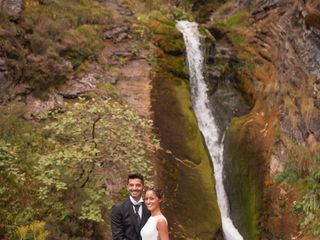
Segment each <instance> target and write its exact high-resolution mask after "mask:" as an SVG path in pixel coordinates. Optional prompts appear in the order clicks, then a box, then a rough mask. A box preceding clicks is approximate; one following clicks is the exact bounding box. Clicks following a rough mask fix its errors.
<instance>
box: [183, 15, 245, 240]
mask: <svg viewBox="0 0 320 240" xmlns="http://www.w3.org/2000/svg"><path fill="white" fill-rule="evenodd" d="M177 28H178V29H179V30H180V31H181V32H182V34H183V38H184V42H185V45H186V49H187V59H188V66H189V74H190V85H191V93H192V104H193V110H194V112H195V114H196V116H197V119H198V124H199V128H200V131H201V132H202V134H203V135H204V138H205V141H206V144H207V147H208V149H209V152H210V156H211V159H212V162H213V167H214V176H215V179H216V192H217V198H218V205H219V208H220V212H221V219H222V229H223V233H224V237H225V239H226V240H243V237H242V236H241V235H240V233H239V231H238V230H237V229H236V228H235V226H234V225H233V223H232V220H231V218H230V213H229V204H228V199H227V195H226V192H225V189H224V186H223V139H222V141H219V131H218V127H217V125H216V123H215V119H214V116H213V114H212V111H211V110H210V108H209V100H208V95H207V90H208V89H207V85H206V83H205V81H204V76H203V64H204V59H203V54H202V51H201V45H200V39H199V32H198V24H197V23H194V22H188V21H179V22H178V23H177Z"/></svg>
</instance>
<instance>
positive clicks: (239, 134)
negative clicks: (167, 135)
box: [208, 0, 320, 239]
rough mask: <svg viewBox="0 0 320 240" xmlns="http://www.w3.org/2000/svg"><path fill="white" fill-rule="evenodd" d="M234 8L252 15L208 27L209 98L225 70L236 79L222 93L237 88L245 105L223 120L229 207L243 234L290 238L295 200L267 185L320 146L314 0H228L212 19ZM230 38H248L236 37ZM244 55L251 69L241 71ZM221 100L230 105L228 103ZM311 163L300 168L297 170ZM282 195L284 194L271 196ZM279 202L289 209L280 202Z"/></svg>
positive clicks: (319, 36) (227, 14)
mask: <svg viewBox="0 0 320 240" xmlns="http://www.w3.org/2000/svg"><path fill="white" fill-rule="evenodd" d="M239 9H241V11H247V13H248V16H249V18H248V19H247V20H246V21H245V22H243V23H241V24H242V25H241V24H239V26H236V27H233V26H231V27H230V26H227V27H229V28H228V29H227V31H226V32H225V33H222V32H219V29H215V28H212V29H211V32H212V33H213V35H214V36H215V37H216V38H217V39H218V41H217V44H216V49H215V52H214V53H213V56H216V57H217V59H215V57H213V60H211V61H209V62H211V63H209V65H211V66H214V65H217V66H214V67H213V68H212V67H211V70H210V71H209V74H208V81H209V82H210V81H211V84H212V87H211V91H212V93H211V94H212V96H214V95H215V94H218V92H219V91H221V90H220V88H219V84H220V85H221V86H222V85H223V82H225V80H224V79H226V77H225V76H226V75H225V74H222V73H224V72H226V73H228V74H227V75H229V76H231V74H230V72H231V73H232V72H233V71H234V72H235V73H236V74H235V75H234V76H233V79H234V80H235V81H234V83H235V84H233V85H232V84H229V85H228V86H231V88H229V90H227V92H235V91H237V90H238V93H240V95H242V96H243V97H244V98H245V100H247V101H246V103H247V104H248V105H247V108H246V110H247V111H244V112H239V114H238V116H237V115H232V114H231V113H230V115H229V116H230V117H229V119H231V123H230V124H226V125H229V129H228V131H227V134H226V146H225V150H226V151H225V159H226V165H227V167H226V169H227V170H226V174H227V177H226V178H227V179H228V180H226V181H225V182H226V186H227V193H228V196H229V198H230V207H231V212H232V215H233V218H234V221H235V224H236V226H237V227H238V228H239V230H240V232H241V233H242V234H243V235H244V236H245V239H260V238H263V239H288V238H289V237H290V236H289V235H290V234H291V236H297V235H299V234H300V233H298V231H299V230H298V227H297V224H298V221H297V219H296V217H295V216H294V215H293V214H292V211H290V209H288V207H292V206H293V201H294V200H296V198H295V197H294V194H293V193H292V192H291V191H283V190H281V191H280V189H279V187H278V186H277V184H274V183H273V184H271V182H273V180H274V177H275V175H276V174H277V173H279V172H280V171H282V170H283V169H284V166H285V165H286V164H288V162H290V161H294V163H291V164H300V163H299V161H305V162H309V163H310V162H311V159H312V156H313V155H314V154H316V153H317V152H319V149H320V148H319V141H320V138H319V130H320V125H319V120H320V109H319V105H320V104H319V82H320V80H319V77H320V75H319V69H320V65H319V56H320V45H319V40H320V34H319V25H318V23H319V1H312V0H309V1H294V0H292V1H284V0H256V1H246V0H239V1H232V2H229V3H228V5H226V6H224V8H223V10H221V12H219V11H217V12H215V13H214V14H213V15H212V17H211V19H213V21H216V22H217V21H219V20H220V19H228V17H230V16H237V14H238V13H239ZM238 16H239V15H238ZM234 19H235V18H234ZM230 24H232V23H230ZM233 24H234V23H233ZM213 25H214V24H213ZM209 26H210V24H209ZM235 36H236V37H237V36H242V37H243V39H245V41H243V42H240V43H239V42H235V41H236V40H237V39H235V38H234V37H235ZM221 39H222V40H221ZM238 39H239V38H238ZM220 41H221V42H224V43H227V42H229V43H231V45H232V46H231V48H230V47H227V49H228V50H226V45H225V44H224V45H223V44H221V43H219V42H220ZM221 53H223V54H221ZM224 56H227V58H224ZM246 56H250V57H249V58H248V57H246ZM225 59H231V61H230V60H227V61H226V60H225ZM248 60H249V63H250V64H251V65H252V66H253V67H252V69H244V68H243V66H246V65H244V64H246V61H247V63H248ZM228 62H229V63H230V62H231V63H232V64H228ZM239 63H240V65H239ZM241 64H242V65H241ZM226 66H227V70H226V71H224V69H226ZM239 66H240V67H242V68H240V69H239ZM247 66H250V65H247ZM209 69H210V67H209ZM239 70H240V71H239ZM243 70H245V71H243ZM215 79H218V81H216V80H215ZM217 82H218V83H217ZM229 83H230V81H229ZM222 89H223V88H222ZM217 99H218V98H214V99H213V101H215V102H216V101H217ZM220 100H222V101H223V103H225V104H226V105H227V102H228V101H227V100H223V98H220ZM236 101H237V100H236ZM238 101H239V100H238ZM244 103H245V102H244ZM240 105H242V106H245V104H243V103H241V104H240ZM227 106H228V105H227ZM230 106H232V105H230ZM215 108H216V107H215V106H213V109H214V111H215ZM253 146H254V147H253ZM292 154H293V155H292ZM290 156H291V158H290ZM292 156H294V158H295V159H292ZM297 157H300V158H301V159H299V160H298V159H297ZM310 166H311V165H309V166H300V167H301V171H308V170H307V169H308V167H310ZM240 189H241V191H239V190H240ZM279 192H280V193H281V196H272V194H276V193H279ZM289 193H290V194H289ZM280 198H281V199H282V200H281V201H279V199H280ZM284 199H285V200H284ZM239 202H240V203H241V204H240V205H241V206H240V205H239ZM280 202H281V204H285V205H287V206H288V207H287V208H286V207H283V206H279V204H280ZM246 214H247V215H246ZM244 215H246V217H244ZM280 215H285V216H286V217H285V218H279V216H280ZM270 222H272V223H274V224H269V223H270ZM294 222H295V223H294ZM279 226H282V227H279ZM281 229H282V230H281ZM283 229H286V230H285V231H283ZM288 232H290V234H289V233H288Z"/></svg>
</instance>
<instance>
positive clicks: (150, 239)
mask: <svg viewBox="0 0 320 240" xmlns="http://www.w3.org/2000/svg"><path fill="white" fill-rule="evenodd" d="M160 219H164V220H165V221H166V222H167V219H166V218H165V216H163V215H158V216H150V217H149V219H148V221H147V222H146V224H145V225H144V226H143V228H142V229H141V237H142V240H159V239H160V238H159V232H158V229H157V223H158V221H159V220H160Z"/></svg>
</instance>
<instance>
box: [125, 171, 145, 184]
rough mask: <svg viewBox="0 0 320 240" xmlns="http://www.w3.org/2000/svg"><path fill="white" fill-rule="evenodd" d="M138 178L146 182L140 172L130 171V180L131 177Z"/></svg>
mask: <svg viewBox="0 0 320 240" xmlns="http://www.w3.org/2000/svg"><path fill="white" fill-rule="evenodd" d="M137 178H138V179H140V180H141V182H142V184H144V178H143V176H142V175H141V174H140V173H130V174H129V175H128V182H129V179H137Z"/></svg>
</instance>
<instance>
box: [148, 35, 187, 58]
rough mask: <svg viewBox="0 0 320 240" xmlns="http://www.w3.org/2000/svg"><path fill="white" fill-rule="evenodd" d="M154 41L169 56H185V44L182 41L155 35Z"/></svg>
mask: <svg viewBox="0 0 320 240" xmlns="http://www.w3.org/2000/svg"><path fill="white" fill-rule="evenodd" d="M153 40H154V41H155V42H156V43H157V45H158V46H159V47H160V48H161V49H162V50H163V51H164V52H165V53H167V54H170V55H174V56H177V55H181V54H183V53H184V51H185V46H184V42H183V41H182V40H181V39H177V38H173V37H171V36H167V35H165V36H163V35H155V36H154V37H153Z"/></svg>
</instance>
